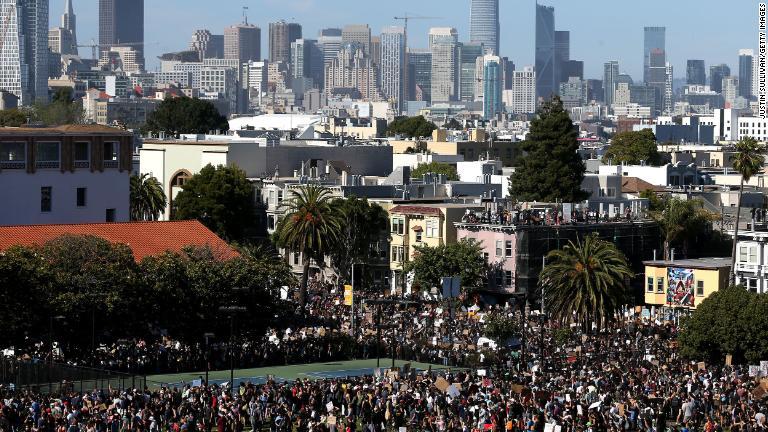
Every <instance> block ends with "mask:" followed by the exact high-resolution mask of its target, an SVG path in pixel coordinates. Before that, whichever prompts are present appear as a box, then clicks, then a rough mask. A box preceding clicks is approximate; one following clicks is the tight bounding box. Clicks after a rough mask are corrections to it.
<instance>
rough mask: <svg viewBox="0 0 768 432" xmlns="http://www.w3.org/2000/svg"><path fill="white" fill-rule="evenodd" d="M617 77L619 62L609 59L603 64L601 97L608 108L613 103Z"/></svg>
mask: <svg viewBox="0 0 768 432" xmlns="http://www.w3.org/2000/svg"><path fill="white" fill-rule="evenodd" d="M618 77H619V62H618V61H616V60H611V61H609V62H607V63H605V65H603V99H605V105H606V106H607V107H608V108H609V109H610V108H611V105H613V92H614V91H616V83H617V78H618Z"/></svg>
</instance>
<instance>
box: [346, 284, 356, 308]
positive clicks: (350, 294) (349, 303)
mask: <svg viewBox="0 0 768 432" xmlns="http://www.w3.org/2000/svg"><path fill="white" fill-rule="evenodd" d="M354 299H355V294H354V291H352V285H344V305H345V306H352V304H353V303H354Z"/></svg>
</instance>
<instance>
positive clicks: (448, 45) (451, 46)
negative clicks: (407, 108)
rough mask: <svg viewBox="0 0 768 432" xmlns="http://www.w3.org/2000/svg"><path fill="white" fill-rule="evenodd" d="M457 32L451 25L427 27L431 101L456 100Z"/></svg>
mask: <svg viewBox="0 0 768 432" xmlns="http://www.w3.org/2000/svg"><path fill="white" fill-rule="evenodd" d="M458 43H459V33H458V32H457V31H456V29H455V28H452V27H433V28H431V29H429V49H430V51H431V52H432V102H448V101H453V100H456V96H457V94H458V84H459V83H458V69H459V67H458V66H459V61H458V60H459V59H458V52H457V51H458V49H457V48H458Z"/></svg>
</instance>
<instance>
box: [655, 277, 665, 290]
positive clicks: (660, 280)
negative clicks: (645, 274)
mask: <svg viewBox="0 0 768 432" xmlns="http://www.w3.org/2000/svg"><path fill="white" fill-rule="evenodd" d="M656 292H660V293H663V292H664V278H663V277H660V278H656Z"/></svg>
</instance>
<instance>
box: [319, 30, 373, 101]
mask: <svg viewBox="0 0 768 432" xmlns="http://www.w3.org/2000/svg"><path fill="white" fill-rule="evenodd" d="M339 90H340V91H343V92H344V93H345V94H350V93H349V91H350V90H353V92H352V93H351V94H350V95H351V96H352V97H353V98H362V99H367V100H380V96H381V95H380V94H379V79H378V76H377V73H376V67H375V66H374V65H373V62H372V61H371V59H369V58H368V57H367V56H366V55H365V53H364V51H363V47H362V46H361V45H360V44H358V43H346V44H344V46H343V47H342V49H341V51H339V54H338V55H337V56H336V58H335V59H334V60H333V62H331V64H329V65H328V66H326V68H325V94H326V95H328V96H331V95H333V94H334V93H335V92H336V91H339Z"/></svg>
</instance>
